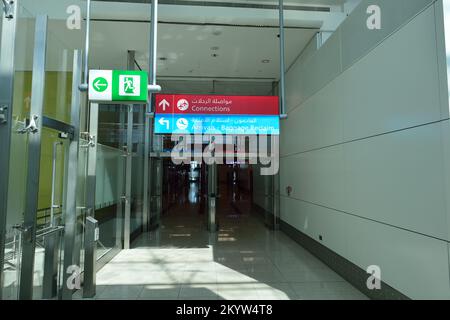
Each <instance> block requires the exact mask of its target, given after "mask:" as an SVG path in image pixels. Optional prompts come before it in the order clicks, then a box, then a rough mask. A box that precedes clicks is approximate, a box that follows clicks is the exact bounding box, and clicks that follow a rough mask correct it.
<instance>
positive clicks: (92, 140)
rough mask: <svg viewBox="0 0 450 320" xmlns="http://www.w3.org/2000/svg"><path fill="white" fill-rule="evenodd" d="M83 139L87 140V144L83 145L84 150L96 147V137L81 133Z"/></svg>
mask: <svg viewBox="0 0 450 320" xmlns="http://www.w3.org/2000/svg"><path fill="white" fill-rule="evenodd" d="M80 137H81V139H84V140H87V144H84V145H81V147H82V148H89V147H91V148H93V147H95V136H94V135H91V134H90V133H89V132H81V133H80Z"/></svg>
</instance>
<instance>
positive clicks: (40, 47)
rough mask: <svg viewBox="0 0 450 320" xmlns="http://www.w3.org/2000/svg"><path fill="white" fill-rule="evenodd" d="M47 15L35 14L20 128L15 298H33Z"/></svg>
mask: <svg viewBox="0 0 450 320" xmlns="http://www.w3.org/2000/svg"><path fill="white" fill-rule="evenodd" d="M47 27H48V17H47V15H38V16H36V28H35V38H34V53H33V76H32V85H31V88H32V89H31V108H30V124H29V125H28V126H27V127H26V128H24V133H25V134H29V136H28V154H27V164H28V168H27V181H26V187H25V197H26V198H25V213H24V222H23V226H22V232H23V243H22V258H21V261H22V265H21V270H20V283H19V298H20V299H21V300H31V299H32V298H33V274H34V258H35V250H36V222H37V216H36V212H37V209H38V194H39V173H40V160H41V132H42V123H43V120H42V115H43V106H44V94H45V63H46V57H47Z"/></svg>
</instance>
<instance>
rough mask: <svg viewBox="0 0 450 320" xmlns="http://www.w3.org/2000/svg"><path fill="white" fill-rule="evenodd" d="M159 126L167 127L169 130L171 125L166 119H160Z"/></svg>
mask: <svg viewBox="0 0 450 320" xmlns="http://www.w3.org/2000/svg"><path fill="white" fill-rule="evenodd" d="M159 124H160V125H162V126H164V125H165V126H166V128H167V129H169V124H170V122H169V120H166V119H164V118H161V119H159Z"/></svg>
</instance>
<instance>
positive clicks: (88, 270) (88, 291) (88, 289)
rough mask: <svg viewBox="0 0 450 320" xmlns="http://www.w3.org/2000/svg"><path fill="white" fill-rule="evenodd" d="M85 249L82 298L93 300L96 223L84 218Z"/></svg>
mask: <svg viewBox="0 0 450 320" xmlns="http://www.w3.org/2000/svg"><path fill="white" fill-rule="evenodd" d="M85 232H86V236H85V241H86V246H85V247H86V249H85V251H84V256H85V259H84V282H83V298H93V297H94V296H95V293H96V283H97V281H96V272H97V268H96V265H97V264H96V262H97V241H98V238H99V229H98V221H97V220H95V219H94V218H93V217H87V218H86V231H85Z"/></svg>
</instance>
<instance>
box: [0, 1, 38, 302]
mask: <svg viewBox="0 0 450 320" xmlns="http://www.w3.org/2000/svg"><path fill="white" fill-rule="evenodd" d="M17 19H18V20H17V31H16V32H17V34H16V49H15V68H14V69H15V71H14V101H13V111H12V112H13V114H12V118H13V123H12V136H11V153H10V167H9V186H8V214H7V220H6V239H5V240H6V247H5V265H4V266H2V267H4V275H5V281H4V284H3V286H4V287H3V288H2V289H3V299H17V298H18V288H19V275H20V266H21V263H20V256H21V232H20V230H19V229H18V228H15V226H18V225H21V224H22V222H23V214H24V210H25V182H26V171H27V149H28V136H27V135H26V134H19V133H18V132H17V130H18V129H20V128H23V126H24V124H25V118H26V117H27V116H28V114H29V110H30V101H31V77H32V61H33V42H34V23H35V19H34V16H33V14H31V13H30V12H29V11H28V10H27V9H25V8H24V7H23V6H19V8H18V17H17Z"/></svg>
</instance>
